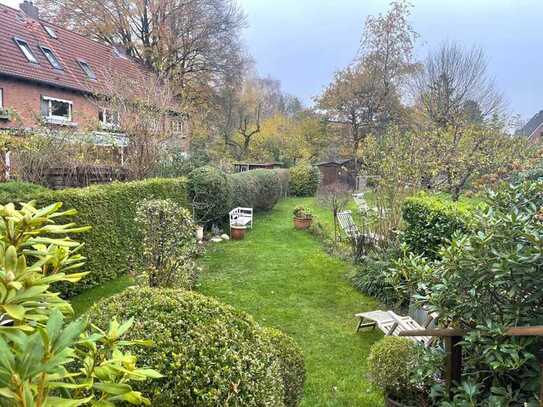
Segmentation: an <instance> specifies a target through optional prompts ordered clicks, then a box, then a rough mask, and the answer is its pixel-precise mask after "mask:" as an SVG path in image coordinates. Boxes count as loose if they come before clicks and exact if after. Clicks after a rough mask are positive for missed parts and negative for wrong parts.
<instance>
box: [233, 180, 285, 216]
mask: <svg viewBox="0 0 543 407" xmlns="http://www.w3.org/2000/svg"><path fill="white" fill-rule="evenodd" d="M228 186H229V191H230V202H231V203H230V207H231V208H236V207H238V206H241V207H246V208H253V209H254V210H257V211H258V210H262V211H267V210H270V209H272V208H273V207H274V206H275V204H276V203H277V201H279V199H280V198H281V192H282V181H281V178H280V176H279V174H278V173H277V172H276V171H270V170H253V171H247V172H242V173H238V174H232V175H229V176H228Z"/></svg>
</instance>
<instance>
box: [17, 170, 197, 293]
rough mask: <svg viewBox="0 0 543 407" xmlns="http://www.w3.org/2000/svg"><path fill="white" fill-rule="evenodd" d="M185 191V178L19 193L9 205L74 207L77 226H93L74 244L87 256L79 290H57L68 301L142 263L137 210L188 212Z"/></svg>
mask: <svg viewBox="0 0 543 407" xmlns="http://www.w3.org/2000/svg"><path fill="white" fill-rule="evenodd" d="M185 191H186V180H185V179H184V178H177V179H149V180H145V181H135V182H126V183H120V182H114V183H112V184H107V185H97V186H91V187H88V188H78V189H64V190H58V191H46V192H41V193H37V194H21V195H19V196H18V197H17V199H11V200H15V201H19V202H21V201H29V200H32V199H36V200H37V202H38V206H45V205H49V204H51V203H54V202H63V207H64V208H65V209H71V208H75V209H76V210H77V211H78V214H77V216H75V217H74V218H73V221H74V222H75V223H77V224H78V225H81V226H84V225H90V226H92V229H91V230H90V231H89V232H87V233H84V234H82V235H79V236H78V240H79V241H81V242H82V243H84V244H85V246H84V248H83V255H84V256H85V257H87V263H86V264H85V266H84V268H83V269H82V271H88V272H90V273H89V274H88V275H87V276H86V277H85V278H84V279H83V280H81V282H80V283H79V284H77V285H73V284H71V285H63V286H62V287H58V289H59V290H60V291H61V292H62V294H63V296H65V297H70V296H72V295H75V294H78V293H80V292H82V291H84V290H86V289H88V288H90V287H93V286H96V285H99V284H102V283H105V282H106V281H108V280H112V279H115V278H117V277H119V276H122V275H124V274H126V273H127V272H128V271H129V268H130V261H129V260H133V261H136V262H138V261H141V260H142V257H141V256H142V253H143V246H142V236H141V232H140V230H139V228H138V226H137V225H136V223H135V222H134V218H135V216H136V208H137V207H138V205H139V203H140V202H141V201H143V200H145V199H171V200H172V201H174V202H176V203H177V204H179V205H180V206H185V207H186V206H187V199H186V192H185ZM12 198H14V197H12Z"/></svg>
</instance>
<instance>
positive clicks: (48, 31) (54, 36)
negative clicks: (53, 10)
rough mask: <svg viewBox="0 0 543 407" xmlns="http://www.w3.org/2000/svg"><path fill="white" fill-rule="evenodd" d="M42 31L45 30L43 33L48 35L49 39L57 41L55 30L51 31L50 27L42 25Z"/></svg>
mask: <svg viewBox="0 0 543 407" xmlns="http://www.w3.org/2000/svg"><path fill="white" fill-rule="evenodd" d="M43 29H44V30H45V32H46V33H47V34H49V37H51V38H54V39H57V38H58V35H57V33H56V32H55V30H53V29H52V28H51V27H49V26H48V25H44V26H43Z"/></svg>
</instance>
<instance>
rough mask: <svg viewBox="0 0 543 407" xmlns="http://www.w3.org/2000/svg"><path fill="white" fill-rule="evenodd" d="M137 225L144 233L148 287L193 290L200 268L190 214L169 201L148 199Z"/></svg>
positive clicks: (142, 205) (194, 229)
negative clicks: (196, 259) (196, 258)
mask: <svg viewBox="0 0 543 407" xmlns="http://www.w3.org/2000/svg"><path fill="white" fill-rule="evenodd" d="M136 222H137V223H138V224H139V226H140V228H141V230H142V232H143V247H144V249H143V250H144V251H143V254H144V257H145V273H144V277H145V280H146V284H148V285H149V286H150V287H185V288H189V289H190V288H192V287H193V286H194V283H195V282H196V278H197V274H198V270H199V269H198V266H197V265H196V263H195V257H196V255H197V254H198V246H197V243H196V238H195V232H196V226H195V225H194V223H193V221H192V217H191V216H190V212H189V211H188V210H187V209H185V208H182V207H180V206H179V205H177V204H175V203H174V202H172V201H170V200H149V201H144V202H143V203H142V204H141V205H140V206H139V208H138V210H137V213H136Z"/></svg>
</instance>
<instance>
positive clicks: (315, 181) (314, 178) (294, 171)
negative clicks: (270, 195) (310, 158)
mask: <svg viewBox="0 0 543 407" xmlns="http://www.w3.org/2000/svg"><path fill="white" fill-rule="evenodd" d="M289 173H290V186H289V188H290V190H289V192H290V194H291V195H293V196H314V195H315V194H316V193H317V189H318V188H319V183H320V171H319V169H318V168H317V167H314V166H313V165H311V164H309V163H301V164H298V165H296V166H294V167H292V168H291V169H290V170H289Z"/></svg>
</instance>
